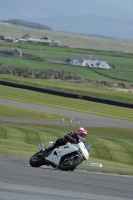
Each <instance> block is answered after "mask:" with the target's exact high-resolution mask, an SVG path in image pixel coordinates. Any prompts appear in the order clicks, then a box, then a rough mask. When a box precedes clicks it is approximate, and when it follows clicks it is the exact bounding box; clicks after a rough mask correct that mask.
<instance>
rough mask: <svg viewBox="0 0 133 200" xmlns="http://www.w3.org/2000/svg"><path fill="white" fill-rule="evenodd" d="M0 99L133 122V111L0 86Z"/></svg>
mask: <svg viewBox="0 0 133 200" xmlns="http://www.w3.org/2000/svg"><path fill="white" fill-rule="evenodd" d="M0 91H1V92H0V98H4V99H11V100H15V101H21V102H28V103H32V104H38V105H44V106H50V107H56V108H63V109H66V110H73V111H78V112H82V113H88V114H95V115H99V116H105V117H112V118H116V119H122V120H127V121H133V109H129V108H123V107H117V106H111V105H107V104H102V103H94V102H90V101H85V100H80V99H71V98H65V97H60V96H56V95H50V94H44V93H39V92H34V91H28V90H23V89H17V88H11V87H7V86H0Z"/></svg>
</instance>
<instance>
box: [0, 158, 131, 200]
mask: <svg viewBox="0 0 133 200" xmlns="http://www.w3.org/2000/svg"><path fill="white" fill-rule="evenodd" d="M18 199H19V200H30V199H32V200H40V199H43V200H52V199H54V200H66V199H73V200H88V199H89V200H129V199H130V200H131V199H133V177H130V176H129V177H128V176H118V175H107V174H98V173H90V172H79V171H74V172H64V171H60V170H55V169H52V168H48V167H46V168H41V167H40V168H32V167H31V166H29V159H27V158H23V157H15V156H9V155H0V200H18Z"/></svg>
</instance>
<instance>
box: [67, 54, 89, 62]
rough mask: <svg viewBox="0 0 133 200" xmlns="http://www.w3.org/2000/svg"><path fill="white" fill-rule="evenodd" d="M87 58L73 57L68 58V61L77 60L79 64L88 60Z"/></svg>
mask: <svg viewBox="0 0 133 200" xmlns="http://www.w3.org/2000/svg"><path fill="white" fill-rule="evenodd" d="M88 59H89V57H88V56H79V55H77V56H73V57H72V58H70V60H78V61H80V62H83V61H84V60H88Z"/></svg>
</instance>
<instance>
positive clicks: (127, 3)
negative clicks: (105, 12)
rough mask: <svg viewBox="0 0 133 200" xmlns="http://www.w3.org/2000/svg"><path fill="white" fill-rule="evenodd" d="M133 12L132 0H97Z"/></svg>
mask: <svg viewBox="0 0 133 200" xmlns="http://www.w3.org/2000/svg"><path fill="white" fill-rule="evenodd" d="M99 1H105V2H107V3H110V4H112V5H114V6H117V7H119V8H123V9H126V10H129V11H131V12H133V0H99Z"/></svg>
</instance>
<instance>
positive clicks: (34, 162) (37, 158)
mask: <svg viewBox="0 0 133 200" xmlns="http://www.w3.org/2000/svg"><path fill="white" fill-rule="evenodd" d="M29 163H30V165H31V166H32V167H40V166H42V165H45V160H44V157H43V155H42V153H41V152H38V153H36V154H34V155H33V156H32V157H31V158H30V161H29Z"/></svg>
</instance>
